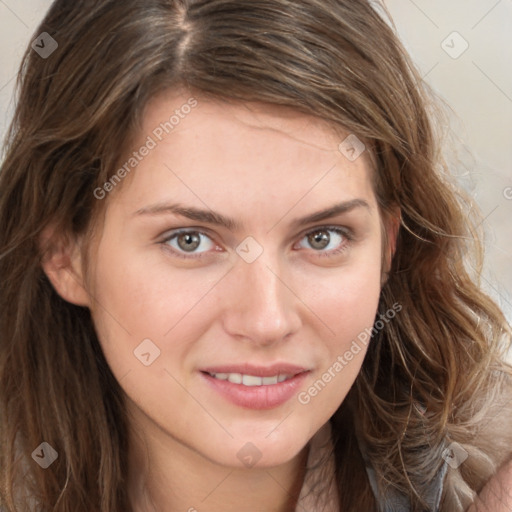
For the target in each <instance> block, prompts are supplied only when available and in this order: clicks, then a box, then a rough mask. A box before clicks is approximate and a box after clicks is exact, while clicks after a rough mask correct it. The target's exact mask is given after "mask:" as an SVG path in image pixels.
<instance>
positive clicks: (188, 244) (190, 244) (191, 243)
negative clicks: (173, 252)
mask: <svg viewBox="0 0 512 512" xmlns="http://www.w3.org/2000/svg"><path fill="white" fill-rule="evenodd" d="M200 241H201V239H200V237H199V236H198V235H197V234H190V233H183V234H181V235H179V236H178V245H179V246H180V248H181V249H183V250H184V251H188V252H190V251H193V250H194V249H196V248H197V246H198V245H199V242H200Z"/></svg>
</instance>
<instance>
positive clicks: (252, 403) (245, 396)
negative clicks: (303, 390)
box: [201, 372, 309, 410]
mask: <svg viewBox="0 0 512 512" xmlns="http://www.w3.org/2000/svg"><path fill="white" fill-rule="evenodd" d="M308 373H309V372H303V373H299V374H298V375H295V377H292V378H291V379H288V380H285V381H283V382H278V383H277V384H269V385H266V386H244V385H243V384H233V383H232V382H229V381H228V380H220V379H216V378H214V377H212V376H211V375H209V374H208V373H203V372H201V375H202V377H203V378H204V379H205V380H206V382H207V383H208V384H209V385H210V386H211V387H212V388H213V389H215V391H217V392H219V393H220V394H221V395H222V396H223V397H225V398H226V399H227V400H229V401H230V402H232V403H234V404H235V405H238V406H240V407H245V408H246V409H260V410H261V409H274V408H275V407H279V406H280V405H283V404H284V403H286V402H287V401H288V400H289V399H290V398H291V397H292V396H294V395H295V394H296V393H297V391H298V390H299V388H300V386H301V385H302V383H303V382H304V379H305V378H306V376H307V374H308Z"/></svg>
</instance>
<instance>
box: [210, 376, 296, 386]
mask: <svg viewBox="0 0 512 512" xmlns="http://www.w3.org/2000/svg"><path fill="white" fill-rule="evenodd" d="M210 375H211V376H212V377H214V378H215V379H219V380H227V381H229V382H232V383H233V384H243V385H244V386H249V387H251V386H271V385H272V384H277V383H278V382H284V381H285V380H287V379H291V378H292V377H293V375H273V376H272V377H257V376H256V375H244V374H241V373H211V374H210Z"/></svg>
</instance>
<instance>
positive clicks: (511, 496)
mask: <svg viewBox="0 0 512 512" xmlns="http://www.w3.org/2000/svg"><path fill="white" fill-rule="evenodd" d="M511 510H512V460H509V461H508V462H507V463H506V464H504V465H503V466H502V467H501V468H500V470H499V471H498V472H497V473H496V474H495V475H494V476H493V477H492V478H491V479H490V480H489V481H488V482H487V484H486V485H485V487H484V488H483V490H482V492H481V493H480V494H479V495H478V497H477V499H476V500H475V502H474V503H473V505H471V506H470V507H469V509H468V511H467V512H510V511H511Z"/></svg>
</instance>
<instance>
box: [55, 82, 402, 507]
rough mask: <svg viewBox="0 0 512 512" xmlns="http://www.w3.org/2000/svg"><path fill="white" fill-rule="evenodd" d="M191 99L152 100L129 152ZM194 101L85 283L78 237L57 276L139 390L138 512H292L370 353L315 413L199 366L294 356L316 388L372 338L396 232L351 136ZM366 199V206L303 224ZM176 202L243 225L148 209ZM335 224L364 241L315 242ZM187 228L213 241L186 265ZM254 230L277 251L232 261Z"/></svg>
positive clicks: (290, 118)
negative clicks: (251, 398)
mask: <svg viewBox="0 0 512 512" xmlns="http://www.w3.org/2000/svg"><path fill="white" fill-rule="evenodd" d="M190 96H191V94H190V93H188V92H184V91H180V92H176V91H175V92H166V93H165V94H161V95H160V96H157V97H155V98H153V100H152V101H151V102H150V103H149V105H148V106H147V109H146V111H145V115H144V120H143V126H142V130H141V132H140V136H139V137H138V139H137V140H136V141H135V143H134V145H133V149H136V148H139V147H140V146H142V145H143V144H144V142H145V140H146V139H147V136H148V135H150V134H151V133H152V131H153V130H154V129H155V127H157V126H158V125H159V124H160V123H161V122H163V121H165V120H166V119H168V118H169V115H170V114H172V112H173V111H174V110H175V109H176V108H179V106H180V105H183V104H185V103H186V102H187V100H188V99H189V98H190ZM195 97H196V98H197V100H198V106H197V107H196V108H194V109H193V110H192V112H191V113H190V114H189V115H188V116H186V117H185V118H184V119H181V120H180V123H179V125H177V126H176V127H175V128H174V129H173V131H172V132H171V133H169V134H168V135H166V136H165V137H164V138H163V140H162V141H160V142H159V143H158V144H157V146H156V147H155V148H154V149H152V150H151V151H150V152H149V154H148V155H147V156H146V157H145V158H144V159H143V160H142V161H141V162H140V163H139V164H138V166H137V167H136V169H135V170H133V171H132V172H131V173H130V174H129V175H128V176H127V177H126V178H125V179H124V180H123V183H122V184H121V185H119V186H117V187H116V190H115V191H114V192H112V193H111V194H110V195H109V196H108V197H107V198H106V199H104V201H106V204H105V205H103V206H106V210H105V214H104V219H103V222H102V223H100V225H98V226H96V231H97V233H96V236H95V238H94V241H93V243H92V244H91V246H90V248H89V251H90V252H89V255H90V267H89V272H88V273H87V275H86V274H85V272H84V269H83V260H82V256H81V255H82V252H81V245H80V241H79V240H78V241H71V242H70V243H69V244H63V246H62V250H61V251H60V252H59V251H56V252H55V255H54V258H53V259H52V260H50V261H48V262H46V264H45V271H46V272H47V274H48V276H49V277H50V279H51V281H52V283H53V284H54V286H55V288H56V289H57V291H58V292H59V293H60V294H61V296H62V297H63V298H65V299H66V300H68V301H70V302H73V303H75V304H80V305H84V306H87V307H89V308H90V310H91V313H92V317H93V320H94V323H95V326H96V329H97V332H98V336H99V340H100V343H101V346H102V349H103V351H104V354H105V357H106V359H107V361H108V364H109V366H110V368H111V369H112V372H113V374H114V375H115V377H116V378H117V380H118V381H119V383H120V385H121V387H122V389H123V391H124V392H125V393H126V401H127V408H128V414H129V418H130V436H131V437H130V442H131V450H130V454H129V459H130V479H129V487H130V492H131V497H132V502H133V506H134V510H135V511H136V512H142V511H146V510H147V511H152V510H157V511H160V510H172V511H175V510H176V511H178V510H183V511H187V510H194V509H195V510H197V511H199V512H201V511H203V510H208V511H209V512H216V511H222V512H230V511H234V510H237V511H245V510H248V508H247V507H250V510H258V511H283V512H284V511H293V510H294V507H295V504H296V500H297V496H298V492H299V490H300V487H301V485H302V482H303V478H304V471H303V466H304V463H305V461H306V458H307V455H308V442H309V440H310V439H311V438H312V436H313V435H314V434H315V433H316V432H317V431H318V430H319V429H320V428H321V427H322V426H323V425H324V424H325V423H326V422H327V421H328V420H329V418H330V417H331V416H332V415H333V413H334V412H335V411H336V409H337V408H338V407H339V405H340V404H341V403H342V401H343V400H344V398H345V396H346V394H347V392H348V391H349V389H350V387H351V385H352V384H353V382H354V380H355V378H356V376H357V374H358V372H359V370H360V367H361V364H362V361H363V357H364V354H365V352H366V347H365V346H364V345H361V348H362V349H361V350H360V351H359V352H358V353H357V354H355V355H354V357H353V359H352V360H351V361H350V362H349V363H348V364H347V365H346V366H344V368H343V369H342V371H340V372H338V373H337V374H336V376H335V377H334V378H333V379H332V382H330V383H329V384H327V385H326V386H325V388H324V389H323V390H322V391H321V392H320V393H319V395H318V396H316V397H313V398H312V399H311V400H310V401H309V403H307V404H303V403H300V402H299V401H298V399H297V397H296V396H294V397H293V398H292V399H290V400H289V401H288V402H286V403H285V404H283V405H281V406H278V407H275V408H273V409H270V410H251V409H247V408H243V407H240V406H237V405H234V404H232V403H231V402H228V401H227V400H226V399H225V398H223V397H222V396H221V395H219V394H218V393H217V392H216V391H214V390H212V389H211V388H210V387H209V386H207V385H206V384H205V382H204V380H203V378H202V377H201V374H200V372H199V370H200V369H201V368H204V367H205V366H209V365H220V364H225V363H243V362H251V363H253V364H258V365H269V364H272V363H274V362H290V363H294V364H297V365H300V366H303V367H305V368H307V369H308V370H310V373H309V374H308V376H307V378H306V380H305V381H304V383H303V386H302V387H301V389H300V391H305V390H307V389H308V388H309V387H310V386H311V385H312V384H313V383H314V382H315V381H316V380H318V379H319V378H321V376H322V374H323V373H324V372H325V371H327V370H328V368H330V367H332V365H333V363H334V362H335V361H336V360H337V357H338V356H340V355H343V354H344V353H345V352H346V351H347V350H348V349H349V347H350V346H351V343H352V341H353V340H355V339H356V338H357V336H358V335H359V334H360V333H361V332H363V331H364V330H365V329H369V328H371V327H372V325H373V322H374V319H375V313H376V309H377V304H378V298H379V293H380V289H381V285H382V276H383V271H385V270H386V269H384V268H382V261H383V251H385V254H386V255H389V254H390V253H391V252H392V251H393V247H394V243H395V238H396V230H397V221H396V220H395V221H393V222H391V221H390V222H388V223H384V224H383V223H382V218H381V215H380V214H379V210H378V208H377V202H376V198H375V194H374V191H373V189H372V181H371V176H372V174H371V173H372V168H371V161H370V158H369V156H368V153H367V152H366V151H365V152H363V153H362V155H361V156H360V157H359V158H357V159H356V160H355V161H353V162H351V161H350V160H349V159H347V158H346V157H345V156H344V155H343V154H342V153H340V151H339V150H338V145H339V144H340V142H341V141H342V140H343V139H344V138H345V137H346V136H347V135H348V133H345V134H343V133H340V132H339V131H338V133H336V131H335V130H334V129H333V127H332V126H329V125H327V124H325V123H324V122H322V121H321V120H319V119H317V118H315V117H311V116H306V115H304V114H300V113H297V112H295V111H293V110H290V109H288V108H284V107H276V106H269V105H266V104H260V103H251V104H241V103H225V102H220V101H219V102H214V101H211V100H206V99H204V98H201V97H200V96H197V95H196V96H195ZM91 193H92V192H91ZM354 199H359V200H361V201H364V202H365V203H366V205H367V206H359V207H355V208H353V209H352V210H351V211H349V212H346V213H342V214H339V215H337V216H335V217H331V218H329V219H326V220H322V221H317V222H310V223H308V224H306V225H300V226H298V225H295V224H294V221H295V220H296V219H298V218H301V217H304V216H306V215H309V214H312V213H314V212H318V211H321V210H324V209H327V208H329V207H331V206H333V205H335V204H337V203H339V202H340V201H352V200H354ZM164 202H166V203H167V202H168V203H180V204H181V205H183V206H191V207H195V208H202V209H207V210H213V211H215V212H218V213H220V214H222V215H224V216H227V217H231V218H233V219H234V220H236V221H237V222H238V223H240V224H241V227H240V228H239V229H238V228H237V229H234V228H232V229H228V228H226V227H223V226H219V225H215V224H210V223H207V222H203V221H201V222H198V221H196V220H191V219H187V218H185V217H183V216H178V215H176V214H173V213H170V212H167V213H163V214H136V212H137V211H139V210H140V209H144V208H148V207H150V206H151V205H155V204H161V203H164ZM326 226H335V227H340V228H341V229H344V230H347V229H348V230H349V233H350V234H351V237H352V238H353V239H352V240H349V239H348V238H347V237H345V236H344V235H341V236H338V235H337V234H336V233H335V232H333V231H328V235H329V236H330V241H329V245H328V246H327V248H321V249H318V248H314V247H312V246H311V243H310V241H309V239H308V237H307V236H306V235H307V234H308V233H318V232H319V231H320V232H324V233H325V227H326ZM179 228H187V229H191V231H193V230H199V231H201V232H204V233H205V234H207V235H208V237H209V238H207V237H204V238H203V241H202V242H201V243H202V245H200V246H199V247H198V248H197V249H196V253H197V252H199V254H200V257H197V258H189V259H186V258H183V257H180V256H179V255H178V254H180V253H181V254H182V255H183V254H184V255H185V256H186V255H187V254H190V253H187V252H186V251H184V250H183V249H181V250H180V246H179V245H178V243H177V240H176V239H174V242H172V243H171V242H170V241H167V242H166V241H165V238H166V237H167V238H168V237H169V236H170V235H172V234H173V230H177V229H179ZM383 229H385V230H386V231H387V234H388V240H389V241H388V246H387V247H384V248H383V246H382V243H383V232H382V230H383ZM248 236H251V237H253V238H254V239H255V240H256V241H257V243H258V244H259V246H261V247H262V248H263V253H262V254H261V255H260V256H259V257H258V258H257V259H256V260H255V261H254V262H252V263H247V262H246V261H244V259H242V258H241V257H240V256H239V255H238V254H237V252H236V248H237V246H238V245H239V244H240V243H241V242H242V241H243V240H244V239H245V238H246V237H248ZM338 248H342V249H343V250H341V251H340V252H338V253H337V254H335V253H334V252H335V250H336V249H338ZM173 249H174V251H175V252H173ZM147 338H149V339H150V340H152V342H153V343H154V344H155V345H156V346H157V347H158V348H159V350H160V356H159V357H158V358H156V359H155V360H154V362H152V364H150V365H149V366H145V365H144V364H142V363H141V362H140V361H139V359H137V358H136V357H135V356H134V350H135V349H136V348H137V347H138V346H139V345H140V343H141V342H142V340H144V339H147ZM248 442H250V443H252V444H253V445H255V446H256V447H257V450H258V452H259V454H260V455H261V458H260V460H259V461H258V463H257V464H256V465H255V466H253V467H251V468H249V467H246V466H245V465H244V464H243V463H242V462H241V460H240V459H239V458H238V457H237V453H238V452H239V450H240V449H241V448H242V447H243V446H244V445H245V444H246V443H248Z"/></svg>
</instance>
